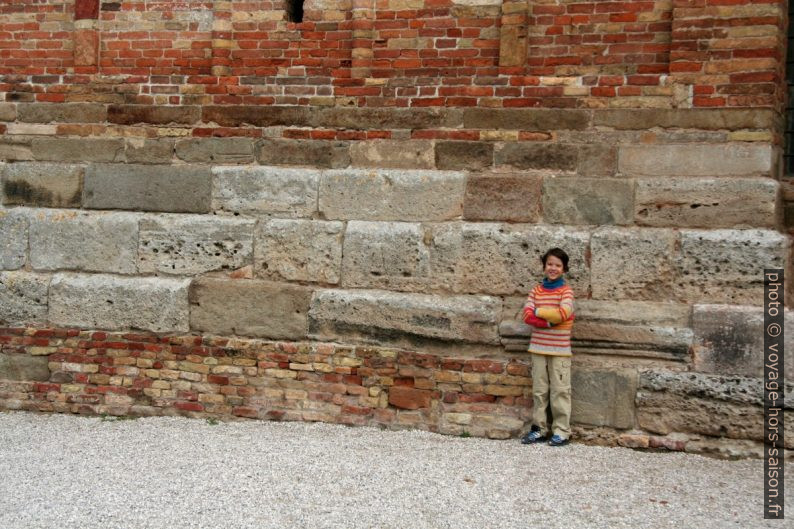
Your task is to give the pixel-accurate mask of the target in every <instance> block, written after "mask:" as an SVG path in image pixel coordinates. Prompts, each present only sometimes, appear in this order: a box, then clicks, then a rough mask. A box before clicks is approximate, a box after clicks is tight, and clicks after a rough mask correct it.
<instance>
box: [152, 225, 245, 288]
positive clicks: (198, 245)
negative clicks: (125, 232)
mask: <svg viewBox="0 0 794 529" xmlns="http://www.w3.org/2000/svg"><path fill="white" fill-rule="evenodd" d="M254 224H255V222H254V221H253V220H249V219H236V218H223V217H212V216H203V215H180V216H170V215H169V216H153V215H150V216H146V217H144V218H143V219H142V220H141V223H140V236H139V238H138V241H139V242H138V267H139V271H140V272H141V273H161V274H175V275H196V274H202V273H206V272H211V271H213V270H235V269H238V268H241V267H243V266H245V265H247V264H250V263H252V262H253V233H254Z"/></svg>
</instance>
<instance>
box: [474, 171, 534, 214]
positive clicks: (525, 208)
mask: <svg viewBox="0 0 794 529" xmlns="http://www.w3.org/2000/svg"><path fill="white" fill-rule="evenodd" d="M542 183H543V177H541V176H539V175H531V174H520V173H489V174H474V175H469V177H468V179H467V180H466V195H465V198H464V202H463V218H465V219H467V220H495V221H510V222H538V221H539V220H540V204H541V196H542V193H541V185H542Z"/></svg>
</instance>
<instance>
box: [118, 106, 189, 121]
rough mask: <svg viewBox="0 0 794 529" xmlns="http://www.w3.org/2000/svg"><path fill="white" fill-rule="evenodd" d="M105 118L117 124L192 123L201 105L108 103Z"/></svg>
mask: <svg viewBox="0 0 794 529" xmlns="http://www.w3.org/2000/svg"><path fill="white" fill-rule="evenodd" d="M107 113H108V115H107V120H108V121H109V122H110V123H116V124H119V125H136V124H138V123H142V124H146V125H168V124H171V123H173V124H177V125H193V124H196V123H198V121H199V119H200V118H201V107H197V106H165V105H156V106H150V105H110V106H109V107H108V109H107Z"/></svg>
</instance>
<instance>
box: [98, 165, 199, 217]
mask: <svg viewBox="0 0 794 529" xmlns="http://www.w3.org/2000/svg"><path fill="white" fill-rule="evenodd" d="M211 190H212V174H211V173H210V168H209V167H200V166H184V165H181V166H171V165H168V166H157V165H120V164H118V165H116V164H113V165H105V164H96V165H90V166H89V167H88V169H87V170H86V174H85V192H84V196H83V204H84V206H85V207H86V208H89V209H128V210H141V211H167V212H174V213H206V212H208V211H209V209H210V195H211Z"/></svg>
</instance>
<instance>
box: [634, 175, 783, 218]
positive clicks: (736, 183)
mask: <svg viewBox="0 0 794 529" xmlns="http://www.w3.org/2000/svg"><path fill="white" fill-rule="evenodd" d="M636 183H637V191H636V195H635V204H634V219H635V222H636V223H637V224H640V225H644V226H670V227H679V228H733V227H775V226H776V225H777V223H778V206H779V205H780V204H779V201H778V199H777V195H778V187H779V185H778V183H777V182H776V181H775V180H772V179H769V178H693V177H671V178H639V179H637V181H636Z"/></svg>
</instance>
